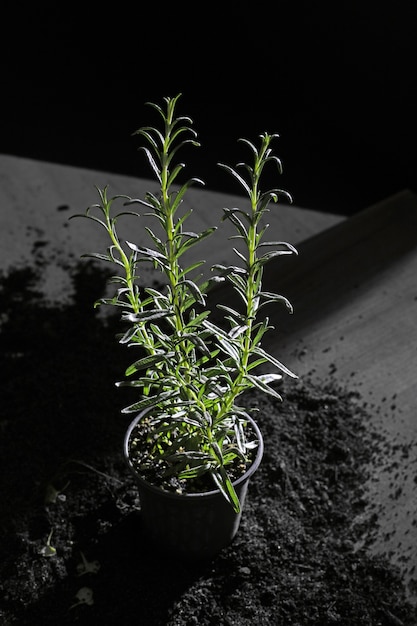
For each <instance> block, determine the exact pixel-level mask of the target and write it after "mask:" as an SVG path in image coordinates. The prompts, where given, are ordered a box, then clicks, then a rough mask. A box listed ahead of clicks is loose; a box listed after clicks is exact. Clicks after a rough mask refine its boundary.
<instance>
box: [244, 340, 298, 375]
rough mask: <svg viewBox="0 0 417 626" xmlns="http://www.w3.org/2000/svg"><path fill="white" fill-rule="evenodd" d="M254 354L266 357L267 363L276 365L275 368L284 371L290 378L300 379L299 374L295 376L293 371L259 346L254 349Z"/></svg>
mask: <svg viewBox="0 0 417 626" xmlns="http://www.w3.org/2000/svg"><path fill="white" fill-rule="evenodd" d="M254 352H255V353H256V354H259V355H260V356H262V357H264V358H265V359H266V360H267V361H269V363H272V365H275V367H277V368H278V369H280V370H281V371H283V372H284V373H285V374H287V375H288V376H291V378H298V376H297V374H294V373H293V372H292V371H291V370H289V369H288V367H285V365H284V364H283V363H281V362H280V361H278V359H276V358H275V357H274V356H272V354H268V352H265V350H263V349H262V348H260V347H259V346H256V348H255V349H254Z"/></svg>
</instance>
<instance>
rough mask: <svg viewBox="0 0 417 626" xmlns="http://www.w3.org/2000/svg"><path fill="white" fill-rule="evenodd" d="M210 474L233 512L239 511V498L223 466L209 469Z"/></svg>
mask: <svg viewBox="0 0 417 626" xmlns="http://www.w3.org/2000/svg"><path fill="white" fill-rule="evenodd" d="M210 474H211V476H212V477H213V480H214V483H215V485H216V487H217V488H218V489H220V491H221V493H222V494H223V496H224V497H225V498H226V500H227V501H228V502H229V503H230V504H231V505H232V507H233V510H234V511H235V513H240V502H239V498H238V497H237V494H236V491H235V489H234V487H233V484H232V481H231V480H230V478H229V476H228V474H227V472H226V470H225V469H224V467H222V466H220V467H216V468H213V469H211V470H210Z"/></svg>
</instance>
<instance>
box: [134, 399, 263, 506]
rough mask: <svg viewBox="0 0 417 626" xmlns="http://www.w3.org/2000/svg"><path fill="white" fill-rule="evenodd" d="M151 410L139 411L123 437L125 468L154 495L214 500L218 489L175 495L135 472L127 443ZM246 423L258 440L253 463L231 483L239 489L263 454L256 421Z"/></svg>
mask: <svg viewBox="0 0 417 626" xmlns="http://www.w3.org/2000/svg"><path fill="white" fill-rule="evenodd" d="M150 410H151V409H145V410H143V411H141V412H140V413H139V414H138V415H137V416H136V417H135V418H134V419H133V420H132V421H131V423H130V424H129V426H128V428H127V430H126V433H125V436H124V441H123V455H124V458H125V461H126V463H127V466H128V467H129V469H130V471H131V472H132V473H133V475H134V476H135V479H136V480H137V481H138V482H139V483H140V484H141V485H143V486H144V487H146V489H149V490H150V491H153V492H155V493H163V494H164V495H165V496H166V497H171V498H174V499H189V498H202V497H204V498H214V497H216V496H218V494H219V493H220V489H217V488H215V489H212V490H211V491H197V492H191V493H175V492H173V491H168V490H167V489H162V488H161V487H158V486H157V485H154V484H153V483H150V482H148V481H147V480H145V479H144V478H142V476H141V475H140V474H139V473H138V472H137V471H136V470H135V468H134V467H133V465H132V463H131V461H130V457H129V442H130V436H131V434H132V431H133V429H134V428H135V426H136V424H137V423H138V422H139V421H140V420H141V419H142V417H143V416H144V415H146V413H148V412H149V411H150ZM248 421H249V422H250V424H251V427H252V428H253V430H254V431H255V434H256V436H257V439H258V447H257V448H256V456H255V458H254V460H253V462H252V463H251V465H250V466H249V467H248V469H247V470H246V472H245V473H244V474H242V476H240V477H239V478H237V479H236V480H234V481H233V482H232V484H233V487H235V488H236V487H239V485H241V484H242V483H245V482H246V481H248V480H249V478H250V477H251V476H252V475H253V474H254V473H255V472H256V470H257V469H258V467H259V465H260V463H261V460H262V457H263V452H264V441H263V436H262V433H261V430H260V428H259V426H258V424H257V423H256V421H255V420H254V419H253V418H252V417H251V416H250V415H248Z"/></svg>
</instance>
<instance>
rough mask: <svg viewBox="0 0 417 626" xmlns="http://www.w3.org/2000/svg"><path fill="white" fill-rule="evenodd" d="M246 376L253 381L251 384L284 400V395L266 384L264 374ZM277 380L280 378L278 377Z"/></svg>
mask: <svg viewBox="0 0 417 626" xmlns="http://www.w3.org/2000/svg"><path fill="white" fill-rule="evenodd" d="M245 378H246V379H247V380H248V381H249V382H250V383H251V385H253V386H255V387H257V388H258V389H260V390H261V391H262V392H263V393H266V394H267V395H269V396H273V397H274V398H276V399H277V400H282V397H281V396H280V395H279V393H277V392H276V391H275V389H273V388H272V387H269V385H267V384H266V382H265V381H264V379H263V378H262V376H252V375H251V374H246V376H245ZM276 380H279V378H278V379H276Z"/></svg>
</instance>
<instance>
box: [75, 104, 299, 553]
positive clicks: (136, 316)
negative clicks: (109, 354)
mask: <svg viewBox="0 0 417 626" xmlns="http://www.w3.org/2000/svg"><path fill="white" fill-rule="evenodd" d="M179 97H180V94H178V95H177V96H176V97H174V98H165V99H164V102H165V106H164V107H161V106H159V105H157V104H154V103H149V104H150V106H151V107H153V109H154V110H156V112H157V114H158V116H159V118H160V121H162V125H161V129H158V128H157V127H143V128H140V129H139V130H138V131H136V133H135V134H138V135H140V136H141V137H142V138H143V139H144V140H145V145H144V146H143V147H142V149H143V151H144V153H145V155H146V157H147V161H148V163H149V164H150V166H151V169H152V170H153V173H154V174H155V176H156V178H157V180H158V184H159V193H158V194H154V193H151V192H148V193H147V195H146V196H145V198H144V199H135V198H131V197H129V196H124V195H122V196H114V197H109V196H108V193H107V187H105V188H104V189H98V194H99V199H100V202H99V203H97V204H94V205H92V206H90V207H89V208H88V209H87V211H86V212H85V213H84V214H82V216H83V217H87V218H88V219H90V220H93V221H94V222H96V223H98V224H99V225H100V226H101V227H103V228H104V229H105V230H106V231H107V233H108V236H109V242H110V243H109V247H108V249H107V251H106V253H104V254H102V253H93V254H88V255H84V256H90V257H93V258H95V259H99V260H100V261H104V262H107V263H110V264H112V265H114V266H115V268H116V270H117V273H116V275H115V276H114V277H113V278H112V281H111V282H113V283H116V284H117V289H116V291H115V293H114V295H113V296H111V297H108V298H102V299H100V300H99V301H98V302H96V306H97V305H102V304H105V305H111V306H114V307H120V309H121V333H120V335H119V336H118V340H119V342H120V343H121V344H123V345H126V346H127V347H129V349H131V350H132V352H134V359H133V362H132V364H131V365H130V366H129V367H128V368H127V370H126V372H125V378H124V380H123V381H122V382H118V383H116V384H117V385H118V386H130V387H132V388H134V390H135V392H137V400H136V401H135V402H134V403H133V404H130V405H129V406H127V407H126V408H124V409H123V411H122V412H123V413H133V414H135V417H134V419H133V421H132V423H131V424H130V426H129V428H128V430H127V433H126V437H125V441H124V454H125V458H126V461H127V463H128V466H129V468H130V469H131V470H132V472H133V473H134V475H135V477H136V480H137V484H138V488H139V495H140V502H141V513H142V517H143V522H144V524H145V527H146V528H147V530H148V532H149V533H150V534H151V536H152V537H153V538H154V539H155V540H156V541H157V544H158V546H160V547H162V549H163V550H164V551H166V550H173V551H175V552H177V553H180V554H183V555H187V556H191V557H193V556H194V557H211V556H213V555H214V554H216V553H217V552H218V551H219V550H220V549H221V548H222V547H224V546H225V545H227V544H228V543H230V541H231V540H232V539H233V537H234V535H235V534H236V532H237V530H238V526H239V522H240V516H241V512H242V506H243V504H244V500H245V494H246V489H247V485H248V480H249V478H250V476H251V475H252V474H253V473H254V472H255V471H256V469H257V467H258V466H259V463H260V462H261V458H262V453H263V440H262V434H261V432H260V430H259V428H258V426H257V424H256V422H255V420H254V419H253V417H252V409H251V408H250V407H248V406H245V403H244V397H245V392H247V391H248V390H249V389H252V388H256V389H259V390H261V391H262V392H264V393H266V394H269V395H271V396H273V397H275V398H280V395H279V393H278V392H277V390H276V389H275V386H276V385H275V383H276V382H277V381H279V380H280V379H281V378H282V372H283V373H285V374H286V375H289V376H291V377H295V374H293V373H292V372H291V371H290V370H289V369H288V368H287V367H285V365H283V364H282V363H281V362H280V361H278V360H277V359H276V358H275V357H274V356H272V355H270V354H269V353H268V352H267V351H266V350H265V349H264V348H263V347H262V345H261V344H262V341H263V339H264V336H265V334H266V333H267V331H268V330H270V328H271V326H270V325H269V323H268V318H267V317H263V318H260V312H261V309H263V307H264V306H265V305H267V304H271V303H284V305H285V306H286V307H287V308H288V309H289V311H292V307H291V304H290V303H289V302H288V300H287V299H286V298H285V297H284V296H282V295H278V294H276V293H271V292H265V291H263V290H262V276H263V272H264V267H265V265H266V263H268V261H269V260H270V259H272V258H273V257H276V256H278V255H288V254H293V253H295V252H296V250H295V248H294V247H293V246H292V245H290V244H289V243H286V242H282V241H267V240H265V237H264V236H265V233H266V230H267V225H265V224H263V223H262V217H263V216H264V214H265V213H266V212H267V211H268V210H269V206H270V203H271V202H277V201H278V199H279V197H280V196H281V195H282V194H284V195H285V196H286V197H287V198H288V199H289V200H290V201H291V198H290V196H289V194H287V192H285V191H282V190H281V189H275V188H274V189H271V190H269V191H266V192H262V191H261V190H260V179H261V175H262V171H263V169H264V167H265V166H266V165H268V164H272V165H275V167H277V170H278V171H279V172H280V171H281V163H280V160H279V159H278V157H277V156H275V155H274V154H273V153H272V149H271V143H272V141H273V140H274V138H275V137H276V135H269V134H267V133H264V134H262V135H260V146H259V147H258V148H257V147H256V146H255V145H254V144H252V143H251V142H249V141H248V140H246V139H242V140H241V141H242V142H243V143H244V144H245V145H246V146H247V147H248V148H249V150H250V152H251V153H252V159H253V163H252V164H251V165H248V164H243V163H239V164H238V165H237V166H236V167H235V168H232V167H229V166H227V165H224V164H219V165H220V167H221V168H222V169H223V170H225V171H226V172H228V173H230V174H231V175H232V176H233V177H234V178H235V179H236V180H237V182H238V183H239V184H240V185H241V187H242V188H243V190H244V192H245V193H246V194H247V195H248V197H249V200H250V208H249V210H243V209H240V208H225V209H224V217H223V219H224V220H229V221H230V222H231V223H232V224H233V226H234V229H235V235H234V237H232V239H234V240H235V241H236V242H237V243H236V246H237V247H236V248H234V252H235V255H236V265H230V266H225V265H222V264H217V265H215V266H213V268H212V275H211V276H210V278H208V279H207V278H203V275H202V274H199V271H201V270H200V267H201V265H202V263H203V262H204V261H198V262H195V261H194V262H192V263H191V264H190V263H188V264H187V261H186V260H185V259H186V258H187V252H188V251H189V250H190V248H192V247H194V246H197V245H198V244H199V242H201V241H202V240H204V239H205V238H206V237H208V236H210V235H211V234H212V233H213V232H214V231H215V228H214V227H213V228H208V229H206V230H204V231H202V232H198V233H196V232H191V231H189V230H187V227H186V225H187V219H188V218H189V216H190V214H191V210H190V209H185V210H182V207H183V200H184V197H185V196H186V192H187V190H188V189H189V188H190V186H191V185H193V184H197V183H202V181H201V180H199V179H196V178H191V179H189V180H188V181H187V182H184V183H182V184H180V185H175V184H174V183H175V182H176V181H177V179H178V178H179V175H180V173H181V172H182V170H183V168H184V167H185V166H184V164H183V163H180V162H175V160H174V159H175V158H176V157H177V154H178V151H179V150H180V149H181V148H183V147H184V145H186V144H191V145H193V146H199V143H198V142H197V140H196V138H197V135H196V133H195V131H194V130H193V129H192V128H191V125H192V120H191V119H190V118H188V117H182V116H180V117H177V116H176V106H177V101H178V99H179ZM117 202H121V203H122V205H123V209H122V210H120V212H118V213H113V205H114V204H115V203H117ZM132 205H140V206H141V207H144V208H145V213H144V214H143V215H144V216H148V218H149V216H150V218H151V219H153V220H154V223H155V228H154V227H152V228H150V227H149V226H146V227H145V229H146V232H147V235H148V236H149V242H150V246H149V247H147V246H144V245H139V244H137V243H133V242H131V241H122V240H121V239H120V238H119V234H118V230H117V226H118V222H119V220H120V219H121V218H122V217H129V216H130V217H133V218H135V219H136V218H139V219H141V215H140V214H139V213H137V212H136V211H133V210H131V207H132ZM73 217H75V216H73ZM144 263H150V264H152V265H153V266H154V268H156V269H157V270H158V271H159V276H160V283H158V284H160V285H161V286H160V287H156V286H149V285H146V284H142V283H141V273H140V270H141V267H143V264H144ZM222 281H228V283H229V285H230V288H231V289H233V290H234V292H235V293H236V300H237V303H236V307H233V308H232V307H230V306H225V305H222V304H221V303H220V304H218V305H217V306H218V309H219V310H220V311H221V312H222V321H221V322H220V323H219V322H218V321H217V322H215V321H213V319H214V317H213V316H212V314H211V311H210V310H208V309H207V294H208V293H209V292H210V290H212V289H213V288H214V287H215V285H216V284H217V283H219V282H222ZM264 364H268V365H269V366H272V368H273V370H274V371H273V372H267V373H265V372H264V371H263V370H264V367H262V368H261V366H263V365H264ZM238 399H241V400H242V402H240V403H239V404H238V403H237V401H238Z"/></svg>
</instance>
